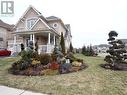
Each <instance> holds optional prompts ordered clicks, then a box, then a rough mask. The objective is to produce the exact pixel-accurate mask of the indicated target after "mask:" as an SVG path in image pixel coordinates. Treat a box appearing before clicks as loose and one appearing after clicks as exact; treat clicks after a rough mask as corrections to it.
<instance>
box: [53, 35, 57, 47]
mask: <svg viewBox="0 0 127 95" xmlns="http://www.w3.org/2000/svg"><path fill="white" fill-rule="evenodd" d="M53 39H54V41H53V43H54V45H55V44H56V36H55V34H54V37H53Z"/></svg>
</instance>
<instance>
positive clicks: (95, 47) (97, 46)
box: [93, 44, 109, 53]
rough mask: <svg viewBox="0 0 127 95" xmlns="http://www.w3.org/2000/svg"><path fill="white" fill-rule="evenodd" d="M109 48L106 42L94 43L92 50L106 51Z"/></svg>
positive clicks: (97, 51)
mask: <svg viewBox="0 0 127 95" xmlns="http://www.w3.org/2000/svg"><path fill="white" fill-rule="evenodd" d="M108 49H109V45H107V44H100V45H94V46H93V50H94V51H95V52H96V53H106V51H107V50H108Z"/></svg>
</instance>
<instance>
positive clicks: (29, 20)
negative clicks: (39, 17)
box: [27, 18, 36, 30]
mask: <svg viewBox="0 0 127 95" xmlns="http://www.w3.org/2000/svg"><path fill="white" fill-rule="evenodd" d="M35 22H36V19H35V18H32V19H28V20H27V29H29V30H30V29H31V28H32V27H33V25H34V24H35Z"/></svg>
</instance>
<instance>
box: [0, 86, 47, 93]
mask: <svg viewBox="0 0 127 95" xmlns="http://www.w3.org/2000/svg"><path fill="white" fill-rule="evenodd" d="M0 95H47V94H41V93H35V92H31V91H26V90H21V89H16V88H10V87H7V86H1V85H0Z"/></svg>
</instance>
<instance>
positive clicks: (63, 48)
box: [60, 33, 65, 55]
mask: <svg viewBox="0 0 127 95" xmlns="http://www.w3.org/2000/svg"><path fill="white" fill-rule="evenodd" d="M60 45H61V49H62V53H63V54H64V55H65V42H64V37H63V33H61V41H60Z"/></svg>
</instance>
